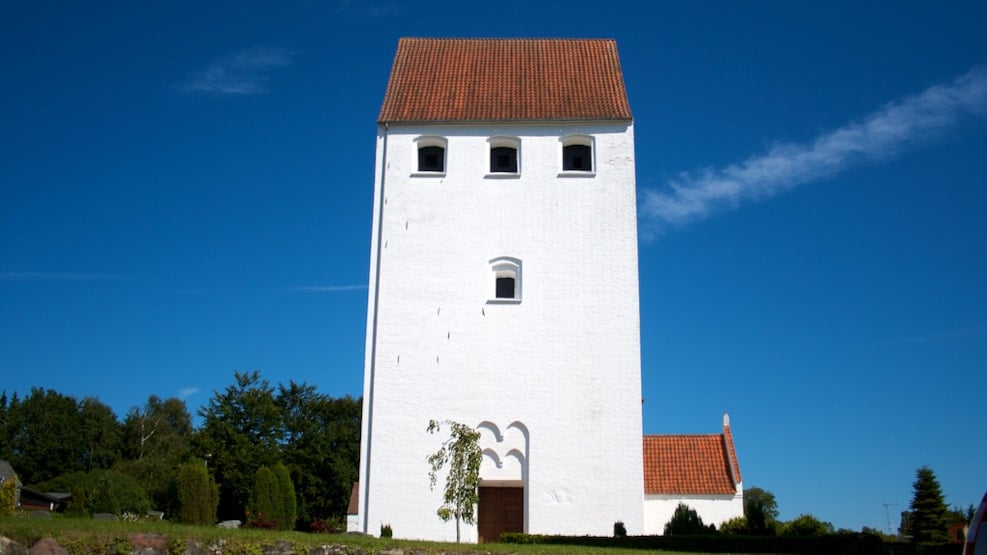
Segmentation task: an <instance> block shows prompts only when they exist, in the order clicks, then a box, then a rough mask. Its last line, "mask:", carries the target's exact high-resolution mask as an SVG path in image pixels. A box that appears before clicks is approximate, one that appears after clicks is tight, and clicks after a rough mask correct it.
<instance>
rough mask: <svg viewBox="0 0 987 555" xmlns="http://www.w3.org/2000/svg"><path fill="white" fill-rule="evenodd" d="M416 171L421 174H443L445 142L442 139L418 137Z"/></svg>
mask: <svg viewBox="0 0 987 555" xmlns="http://www.w3.org/2000/svg"><path fill="white" fill-rule="evenodd" d="M415 142H416V143H417V145H418V171H419V172H423V173H444V172H445V171H446V140H445V139H444V138H442V137H430V136H428V137H419V138H417V139H415Z"/></svg>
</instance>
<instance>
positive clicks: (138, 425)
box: [114, 395, 215, 516]
mask: <svg viewBox="0 0 987 555" xmlns="http://www.w3.org/2000/svg"><path fill="white" fill-rule="evenodd" d="M122 430H123V434H122V435H123V456H124V460H122V461H120V462H119V463H117V465H116V466H115V467H114V468H116V469H118V470H120V471H121V472H124V473H126V474H129V475H131V476H133V477H134V478H135V479H136V480H137V482H138V483H139V484H140V485H141V486H143V487H144V489H146V490H147V494H148V496H149V497H150V498H151V503H152V505H153V507H154V508H155V509H158V510H161V511H164V512H165V513H166V514H177V513H178V511H179V508H180V501H179V498H178V468H179V466H180V465H181V464H182V463H183V462H185V461H186V460H188V458H189V456H190V455H191V447H190V442H191V438H192V417H191V415H190V414H189V412H188V409H187V408H186V406H185V402H184V401H182V400H180V399H176V398H171V399H166V400H162V399H160V398H159V397H157V396H155V395H151V396H150V397H149V398H148V400H147V403H145V404H144V406H143V407H134V408H132V409H130V411H129V412H128V413H127V417H126V418H125V419H124V421H123V425H122ZM199 464H200V465H201V464H202V463H201V462H199ZM214 512H215V511H214ZM213 516H215V515H213Z"/></svg>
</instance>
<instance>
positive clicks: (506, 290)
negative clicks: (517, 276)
mask: <svg viewBox="0 0 987 555" xmlns="http://www.w3.org/2000/svg"><path fill="white" fill-rule="evenodd" d="M497 298H498V299H513V298H514V278H512V277H499V278H497Z"/></svg>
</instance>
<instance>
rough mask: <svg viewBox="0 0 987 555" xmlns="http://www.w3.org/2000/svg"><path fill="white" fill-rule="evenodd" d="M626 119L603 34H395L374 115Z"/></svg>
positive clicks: (612, 49)
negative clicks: (520, 36)
mask: <svg viewBox="0 0 987 555" xmlns="http://www.w3.org/2000/svg"><path fill="white" fill-rule="evenodd" d="M615 119H616V120H629V119H631V109H630V105H629V104H628V102H627V92H626V90H625V89H624V78H623V74H622V73H621V70H620V60H619V59H618V57H617V44H616V43H615V42H614V41H613V40H607V39H430V38H402V39H400V40H399V41H398V49H397V53H396V54H395V56H394V65H393V66H392V68H391V78H390V81H389V82H388V84H387V93H386V94H385V95H384V104H383V106H382V107H381V110H380V116H379V117H378V120H377V121H378V122H380V123H385V122H387V123H398V122H404V123H426V122H476V121H532V120H533V121H539V120H615Z"/></svg>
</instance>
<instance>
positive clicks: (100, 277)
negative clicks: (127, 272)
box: [0, 272, 126, 281]
mask: <svg viewBox="0 0 987 555" xmlns="http://www.w3.org/2000/svg"><path fill="white" fill-rule="evenodd" d="M0 279H5V280H12V281H117V280H121V279H126V276H123V275H120V274H89V273H78V272H0Z"/></svg>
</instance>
